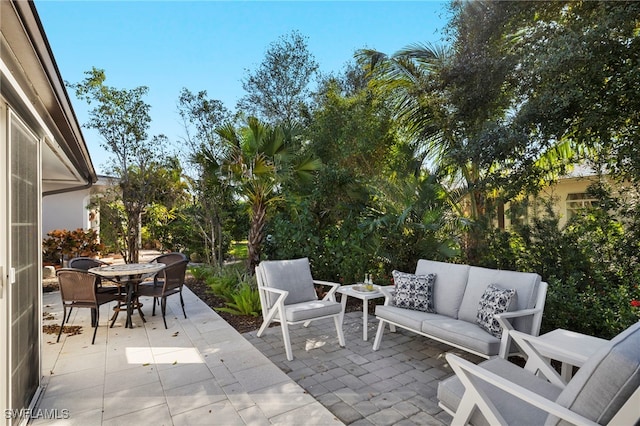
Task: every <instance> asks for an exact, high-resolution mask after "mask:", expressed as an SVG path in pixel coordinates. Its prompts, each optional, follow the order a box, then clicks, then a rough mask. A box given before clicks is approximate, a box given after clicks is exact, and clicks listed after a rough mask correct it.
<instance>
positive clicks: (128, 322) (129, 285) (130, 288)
mask: <svg viewBox="0 0 640 426" xmlns="http://www.w3.org/2000/svg"><path fill="white" fill-rule="evenodd" d="M132 316H133V283H132V282H128V283H127V320H126V322H125V324H124V326H125V328H133V322H132V321H131V317H132Z"/></svg>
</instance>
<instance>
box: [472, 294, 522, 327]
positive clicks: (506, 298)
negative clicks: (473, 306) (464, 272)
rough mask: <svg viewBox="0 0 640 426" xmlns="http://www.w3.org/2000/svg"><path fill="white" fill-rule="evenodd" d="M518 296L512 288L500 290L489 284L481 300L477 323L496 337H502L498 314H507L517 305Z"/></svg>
mask: <svg viewBox="0 0 640 426" xmlns="http://www.w3.org/2000/svg"><path fill="white" fill-rule="evenodd" d="M516 299H517V294H516V291H515V290H514V289H512V288H509V289H507V288H500V287H498V286H495V285H493V284H489V285H488V286H487V289H486V290H485V291H484V294H483V295H482V297H481V298H480V305H479V306H478V313H477V315H476V322H477V323H478V325H479V326H480V327H482V328H483V329H484V330H486V331H487V332H489V333H491V334H492V335H493V336H495V337H498V338H500V337H502V327H501V326H500V323H499V322H498V320H497V319H496V318H495V315H496V314H501V313H503V312H507V311H508V310H509V308H510V307H511V306H513V305H514V304H515V303H516Z"/></svg>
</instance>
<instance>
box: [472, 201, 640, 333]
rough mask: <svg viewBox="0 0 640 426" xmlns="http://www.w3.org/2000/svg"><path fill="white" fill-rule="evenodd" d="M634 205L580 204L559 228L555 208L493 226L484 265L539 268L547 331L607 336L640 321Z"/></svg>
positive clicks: (487, 241)
mask: <svg viewBox="0 0 640 426" xmlns="http://www.w3.org/2000/svg"><path fill="white" fill-rule="evenodd" d="M598 198H599V199H605V198H606V197H605V196H602V194H601V196H600V197H598ZM629 212H630V213H629V214H627V213H625V211H620V210H617V209H612V208H611V205H610V204H609V205H607V207H606V208H599V207H595V208H591V209H585V210H582V211H581V212H580V213H579V214H577V215H576V216H574V217H573V218H572V219H571V220H570V221H569V222H568V223H567V225H566V226H565V227H564V228H563V229H561V230H559V229H558V220H557V218H555V217H553V215H547V216H546V217H544V218H538V219H536V220H535V221H533V223H532V224H531V225H528V226H521V227H516V228H514V229H512V230H509V231H503V230H494V231H492V232H490V233H488V234H487V235H486V244H487V250H485V251H484V257H483V258H482V259H481V263H480V265H481V266H487V267H494V268H503V269H512V270H521V271H530V272H537V273H538V274H540V275H541V276H542V278H543V280H545V281H547V282H548V283H549V290H548V293H547V301H546V304H545V312H544V316H543V321H542V332H546V331H550V330H553V329H556V328H565V329H569V330H573V331H577V332H581V333H585V334H589V335H593V336H598V337H602V338H606V339H610V338H612V337H613V336H615V335H616V334H618V333H620V332H621V331H622V330H624V329H626V328H628V327H629V326H631V325H632V324H634V323H635V322H637V321H638V320H640V307H638V306H636V305H637V304H640V303H636V302H637V301H640V290H639V289H638V282H640V263H639V262H638V257H637V248H638V247H639V246H640V240H639V237H638V233H637V232H635V231H634V230H635V229H637V227H638V224H639V221H638V217H637V213H635V212H634V211H633V209H631V210H629Z"/></svg>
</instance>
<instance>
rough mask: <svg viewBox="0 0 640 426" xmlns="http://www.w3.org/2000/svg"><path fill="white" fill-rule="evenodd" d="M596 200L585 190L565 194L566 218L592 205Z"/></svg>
mask: <svg viewBox="0 0 640 426" xmlns="http://www.w3.org/2000/svg"><path fill="white" fill-rule="evenodd" d="M597 201H598V200H597V199H596V198H594V197H593V196H592V195H590V194H587V193H586V192H580V193H574V194H568V195H567V218H569V219H570V218H572V217H573V216H575V215H576V214H577V213H578V211H580V210H582V209H588V208H591V207H593V204H594V203H595V202H597Z"/></svg>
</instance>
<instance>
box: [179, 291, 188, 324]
mask: <svg viewBox="0 0 640 426" xmlns="http://www.w3.org/2000/svg"><path fill="white" fill-rule="evenodd" d="M180 305H182V313H183V314H184V319H187V313H186V312H185V310H184V299H183V298H182V289H180Z"/></svg>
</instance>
